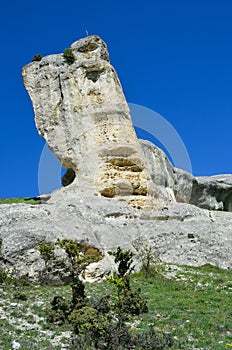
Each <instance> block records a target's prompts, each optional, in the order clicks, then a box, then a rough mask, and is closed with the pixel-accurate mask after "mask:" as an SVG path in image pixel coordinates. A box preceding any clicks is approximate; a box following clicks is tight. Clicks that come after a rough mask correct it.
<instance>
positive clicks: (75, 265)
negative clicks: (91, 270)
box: [56, 239, 102, 309]
mask: <svg viewBox="0 0 232 350" xmlns="http://www.w3.org/2000/svg"><path fill="white" fill-rule="evenodd" d="M56 244H57V245H58V246H59V247H60V248H63V249H64V250H65V252H66V254H67V256H68V259H69V262H70V277H71V281H72V282H71V287H72V306H73V309H74V308H78V307H79V306H80V305H82V304H83V302H84V299H85V287H84V283H83V282H82V281H81V280H80V274H81V272H83V271H84V270H85V269H86V267H87V266H88V265H89V264H91V263H93V262H97V261H99V260H101V259H102V255H101V253H100V251H99V250H98V249H97V248H95V247H92V246H90V245H88V244H85V243H78V242H76V241H73V240H71V239H63V240H59V239H58V240H57V242H56Z"/></svg>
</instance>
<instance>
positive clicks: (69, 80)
mask: <svg viewBox="0 0 232 350" xmlns="http://www.w3.org/2000/svg"><path fill="white" fill-rule="evenodd" d="M69 55H70V56H69V57H71V60H69V59H67V57H66V55H64V54H59V55H51V56H47V57H44V58H42V59H41V60H40V61H34V62H32V63H30V64H28V65H27V66H25V67H24V68H23V78H24V83H25V86H26V89H27V90H28V92H29V94H30V97H31V100H32V103H33V107H34V112H35V120H36V125H37V128H38V131H39V134H40V135H41V136H42V137H43V138H44V139H45V141H46V142H47V143H48V145H49V147H50V149H51V150H52V152H53V153H54V154H55V156H56V157H57V158H58V159H59V160H60V162H61V164H62V166H63V167H65V168H66V169H67V173H66V174H65V175H64V176H63V179H62V183H63V185H64V186H65V187H63V188H61V189H58V190H57V191H55V192H54V193H52V194H51V198H50V197H49V196H47V197H46V202H43V198H42V197H41V198H40V199H41V201H42V204H39V205H29V204H12V205H7V204H5V205H1V206H0V239H1V242H2V244H1V256H0V263H1V266H2V267H6V268H8V269H15V270H16V273H17V274H19V275H20V274H28V275H29V276H30V277H31V278H33V279H38V278H39V273H40V271H41V270H42V269H43V266H44V261H43V260H42V259H41V256H40V254H39V251H38V244H39V242H54V241H56V240H57V239H58V238H60V239H62V238H70V239H75V240H77V241H80V242H88V243H90V244H92V245H94V246H96V247H98V248H99V249H100V250H101V251H102V252H103V254H105V259H104V261H102V262H101V263H100V265H99V264H97V266H95V265H94V266H92V267H91V268H90V270H89V276H91V278H92V276H93V274H94V272H93V271H94V270H96V271H98V272H97V274H99V275H103V274H104V273H106V271H107V270H109V269H110V268H111V266H112V260H111V258H110V256H108V255H107V251H108V250H112V249H114V248H116V247H117V246H118V245H120V246H122V247H123V248H130V249H133V241H134V240H136V239H137V238H138V237H140V238H142V239H143V240H144V241H146V242H149V244H151V245H154V246H155V247H156V250H157V254H158V255H159V257H160V258H161V260H163V261H164V262H168V263H177V264H187V265H188V264H189V265H202V264H205V263H210V264H213V265H217V266H219V267H222V268H225V269H231V268H232V264H231V248H232V213H231V211H232V175H220V176H214V177H198V178H196V177H193V176H192V175H191V174H189V173H187V172H185V171H183V170H181V169H177V168H174V167H173V166H172V165H171V163H170V162H169V160H168V159H167V157H166V155H165V154H164V153H163V151H161V150H160V149H159V148H157V147H156V146H154V145H153V144H151V143H150V142H148V141H144V140H140V141H139V140H138V139H137V137H136V135H135V132H134V129H133V126H132V122H131V119H130V113H129V109H128V106H127V103H126V100H125V97H124V95H123V92H122V88H121V85H120V82H119V80H118V77H117V75H116V73H115V71H114V69H113V67H112V66H111V65H110V63H109V56H108V52H107V48H106V45H105V43H104V42H103V41H102V40H101V39H100V38H99V37H98V36H90V37H86V38H84V39H81V40H79V41H77V42H75V43H74V44H73V45H72V46H71V50H69ZM99 271H100V272H99ZM98 277H99V276H98Z"/></svg>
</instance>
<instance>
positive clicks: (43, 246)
mask: <svg viewBox="0 0 232 350" xmlns="http://www.w3.org/2000/svg"><path fill="white" fill-rule="evenodd" d="M54 250H55V248H54V246H53V245H52V244H51V243H44V242H40V243H39V252H40V255H41V257H42V258H43V259H44V261H45V265H46V266H47V264H48V262H49V261H50V260H52V259H54V257H55V255H54Z"/></svg>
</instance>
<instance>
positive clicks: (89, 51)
mask: <svg viewBox="0 0 232 350" xmlns="http://www.w3.org/2000/svg"><path fill="white" fill-rule="evenodd" d="M71 54H72V55H73V60H72V63H70V62H69V61H67V59H66V58H65V55H63V54H60V55H51V56H47V57H44V58H42V60H41V61H34V62H32V63H30V64H28V65H27V66H25V67H24V68H23V78H24V84H25V87H26V89H27V91H28V92H29V94H30V97H31V100H32V103H33V107H34V112H35V121H36V125H37V128H38V131H39V134H40V135H41V136H42V137H43V138H44V140H45V141H46V142H47V143H48V146H49V148H50V149H51V151H52V152H53V153H54V155H55V156H56V157H57V158H58V159H59V161H60V162H61V164H62V166H63V167H64V168H66V169H68V172H67V174H68V175H69V174H70V173H74V174H75V175H76V177H75V182H76V184H77V187H78V190H79V191H81V192H83V193H85V194H86V193H87V192H89V193H94V192H97V193H100V194H101V195H102V196H105V197H109V198H112V197H116V198H118V197H122V196H123V197H124V199H126V200H127V201H128V202H129V203H130V202H132V203H133V205H140V206H141V205H144V204H146V203H147V202H148V201H149V196H150V195H152V188H151V186H150V187H149V183H151V182H150V181H149V180H150V176H149V174H148V172H147V169H146V166H145V164H144V161H143V157H142V152H141V148H140V145H139V142H138V140H137V137H136V134H135V131H134V128H133V125H132V122H131V118H130V112H129V108H128V105H127V103H126V100H125V97H124V94H123V92H122V88H121V85H120V82H119V79H118V77H117V74H116V72H115V70H114V68H113V67H112V66H111V64H110V63H109V56H108V52H107V49H106V44H105V43H104V42H103V41H102V40H101V39H100V38H99V37H98V36H96V35H94V36H90V37H87V38H85V39H81V40H79V41H77V42H75V43H74V44H72V46H71ZM45 101H46V102H45ZM68 175H67V176H66V177H65V180H67V178H69V179H70V176H68ZM73 178H74V176H73ZM68 183H70V181H68ZM154 204H155V203H153V205H154Z"/></svg>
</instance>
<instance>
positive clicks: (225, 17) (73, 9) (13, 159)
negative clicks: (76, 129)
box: [0, 0, 232, 197]
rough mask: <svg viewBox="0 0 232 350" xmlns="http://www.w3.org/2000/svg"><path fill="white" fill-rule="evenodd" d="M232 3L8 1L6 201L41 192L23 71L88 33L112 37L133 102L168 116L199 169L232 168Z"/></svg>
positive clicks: (0, 176)
mask: <svg viewBox="0 0 232 350" xmlns="http://www.w3.org/2000/svg"><path fill="white" fill-rule="evenodd" d="M231 18H232V1H231V0H175V1H174V0H143V1H137V0H134V1H129V0H128V1H126V0H124V1H122V0H117V1H115V0H114V1H112V0H107V1H104V0H98V1H92V0H89V1H83V0H82V1H78V0H75V1H74V0H65V1H59V0H56V1H53V0H52V1H49V0H46V1H45V0H40V1H36V2H35V1H27V0H21V1H19V2H18V1H10V0H9V1H8V2H4V3H3V4H2V5H1V13H0V32H1V55H0V74H1V79H0V92H1V95H0V96H1V129H0V132H1V137H0V143H1V144H0V152H1V153H0V157H1V158H0V159H1V171H0V184H1V185H0V197H20V196H33V195H36V194H38V164H39V159H40V154H41V151H42V149H43V146H44V141H43V140H42V139H41V138H40V137H39V136H38V134H37V131H36V128H35V125H34V116H33V110H32V106H31V102H30V99H29V97H28V95H27V92H26V91H25V88H24V86H23V82H22V78H21V68H22V66H23V65H25V64H27V63H28V62H30V61H31V59H32V57H33V56H34V54H35V53H40V54H41V55H43V56H44V55H47V54H51V53H60V52H63V51H64V49H65V48H66V47H69V46H70V44H71V43H72V42H73V41H75V40H77V39H79V38H81V37H84V36H85V35H86V34H85V32H86V29H87V30H88V32H89V34H98V35H100V36H101V37H102V38H103V40H104V41H105V42H106V43H107V45H108V48H109V52H110V57H111V63H112V64H113V65H114V67H115V68H116V70H117V73H118V75H119V78H120V80H121V83H122V86H123V89H124V92H125V95H126V98H127V101H128V102H131V103H135V104H139V105H143V106H145V107H148V108H150V109H152V110H154V111H156V112H158V113H159V114H161V115H162V116H163V117H164V118H166V119H167V120H168V121H169V123H170V124H171V125H172V126H173V127H174V128H175V129H176V131H177V132H178V133H179V135H180V137H181V138H182V140H183V142H184V144H185V146H186V148H187V150H188V153H189V156H190V159H191V163H192V169H193V174H194V175H213V174H218V173H232V167H231V165H232V164H231V128H232V98H231V97H232V21H231Z"/></svg>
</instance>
